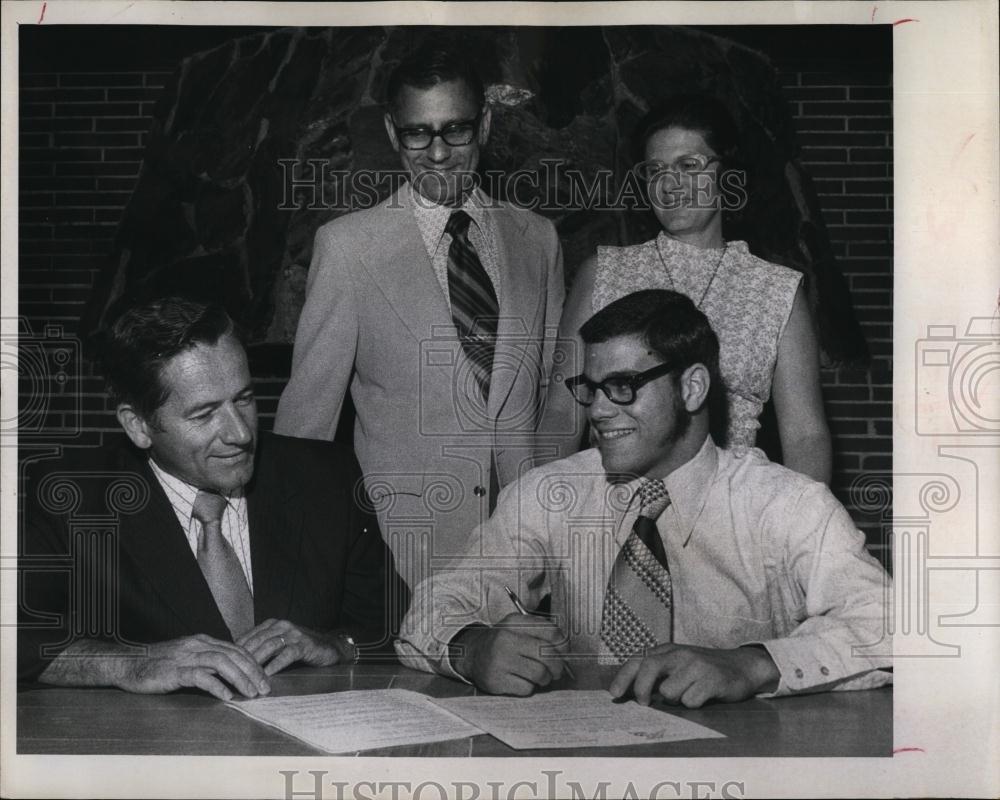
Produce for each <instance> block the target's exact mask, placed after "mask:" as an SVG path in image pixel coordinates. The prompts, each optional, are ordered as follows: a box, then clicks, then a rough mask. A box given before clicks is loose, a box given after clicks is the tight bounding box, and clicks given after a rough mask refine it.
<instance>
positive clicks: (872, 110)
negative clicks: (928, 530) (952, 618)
mask: <svg viewBox="0 0 1000 800" xmlns="http://www.w3.org/2000/svg"><path fill="white" fill-rule="evenodd" d="M783 77H784V82H785V94H786V96H787V97H788V100H789V102H790V104H791V109H792V114H793V116H795V118H796V123H797V127H798V131H799V141H800V144H801V147H802V151H801V159H802V162H803V164H804V165H805V166H806V168H807V170H808V172H809V174H810V175H811V177H812V179H813V183H814V186H815V189H816V192H817V195H818V197H819V202H820V205H821V206H822V208H823V217H824V220H825V222H826V225H827V230H828V232H829V235H830V239H831V242H832V244H833V248H834V252H835V254H836V256H837V259H838V262H839V265H840V269H841V271H842V272H843V273H844V276H845V278H846V279H847V281H848V285H849V287H850V290H851V298H852V300H853V303H854V310H855V313H856V315H857V317H858V320H859V321H860V323H861V325H862V327H863V329H864V333H865V337H866V339H867V340H868V346H869V349H870V352H871V356H872V358H871V364H870V366H869V367H868V368H867V369H849V368H842V369H824V370H823V372H822V380H823V395H824V400H825V402H826V412H827V419H828V420H829V423H830V427H831V430H832V432H833V435H834V437H835V442H834V448H835V463H834V470H835V473H834V481H833V490H834V492H835V493H836V494H837V495H838V497H840V499H841V500H842V501H843V502H845V503H846V504H848V505H849V506H851V512H852V515H853V516H854V518H855V521H856V522H857V523H858V524H859V526H861V527H862V528H863V529H865V532H866V534H867V535H868V538H869V542H870V543H871V545H872V546H873V548H881V547H882V546H883V544H882V542H881V541H879V540H880V538H881V537H880V521H879V519H877V518H875V517H874V516H868V515H865V514H863V513H861V512H860V511H859V510H858V509H857V508H855V507H853V506H852V504H851V503H850V494H849V487H850V486H851V483H852V482H853V481H854V480H855V479H857V477H858V476H859V475H861V474H863V473H868V472H873V471H888V470H891V469H892V269H893V264H892V237H893V228H892V87H891V79H892V76H891V74H890V73H889V72H888V71H887V70H884V69H883V70H879V69H877V68H876V69H869V70H864V71H861V70H857V71H852V72H849V73H843V72H832V71H822V72H816V71H807V70H797V71H794V72H787V73H784V76H783ZM883 555H884V554H883Z"/></svg>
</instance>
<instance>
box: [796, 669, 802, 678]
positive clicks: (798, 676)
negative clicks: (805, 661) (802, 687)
mask: <svg viewBox="0 0 1000 800" xmlns="http://www.w3.org/2000/svg"><path fill="white" fill-rule="evenodd" d="M802 675H803V672H802V670H800V669H797V670H795V677H796V678H801V677H802Z"/></svg>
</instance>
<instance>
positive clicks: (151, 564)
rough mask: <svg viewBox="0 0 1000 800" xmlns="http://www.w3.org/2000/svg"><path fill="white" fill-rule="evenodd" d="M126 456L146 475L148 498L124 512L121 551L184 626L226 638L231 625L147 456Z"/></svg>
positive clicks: (135, 467)
mask: <svg viewBox="0 0 1000 800" xmlns="http://www.w3.org/2000/svg"><path fill="white" fill-rule="evenodd" d="M128 460H129V461H130V462H131V463H130V464H129V469H131V470H134V471H135V472H138V473H139V474H140V475H141V476H142V477H143V478H144V479H145V481H146V484H147V485H148V486H149V490H150V492H149V494H150V497H149V502H148V503H146V505H145V506H144V507H143V508H142V509H141V510H139V511H138V512H136V513H135V514H129V515H128V516H123V518H122V521H121V537H120V541H121V547H122V550H123V551H124V552H125V553H126V554H127V555H128V556H129V557H130V558H131V560H132V562H133V563H134V564H135V566H136V569H137V570H138V571H139V572H141V573H143V574H144V575H145V577H146V579H147V581H148V582H149V584H150V585H151V586H153V587H154V589H155V591H156V593H157V594H158V595H159V596H160V599H161V600H162V601H163V603H164V604H165V605H167V606H168V607H169V608H170V609H171V610H172V611H173V612H174V613H175V614H176V615H177V616H178V618H179V619H180V620H182V622H183V623H184V625H185V626H186V627H189V628H191V629H193V630H197V631H199V632H201V633H206V634H208V635H209V636H214V637H215V638H218V639H228V638H229V629H228V628H227V627H226V623H225V621H224V620H223V619H222V615H221V614H220V613H219V609H218V608H217V607H216V605H215V598H213V597H212V592H211V591H210V590H209V588H208V584H207V583H206V582H205V578H204V576H203V575H202V574H201V570H200V569H199V567H198V562H197V560H196V559H195V557H194V554H193V553H192V552H191V547H190V546H189V545H188V541H187V537H186V535H185V533H184V531H183V530H181V526H180V523H179V522H178V520H177V515H176V514H175V513H174V509H173V506H171V505H170V501H169V500H168V499H167V495H166V493H165V492H164V491H163V487H162V486H161V485H160V482H159V481H158V480H157V479H156V476H155V475H153V472H152V470H151V469H150V467H149V463H148V462H147V461H146V459H141V460H139V459H134V458H133V457H131V456H130V457H129V458H128Z"/></svg>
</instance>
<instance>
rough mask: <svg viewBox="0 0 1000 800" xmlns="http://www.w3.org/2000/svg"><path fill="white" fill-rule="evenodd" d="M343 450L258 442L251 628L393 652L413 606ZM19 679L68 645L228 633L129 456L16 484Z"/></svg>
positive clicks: (77, 461)
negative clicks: (337, 637)
mask: <svg viewBox="0 0 1000 800" xmlns="http://www.w3.org/2000/svg"><path fill="white" fill-rule="evenodd" d="M360 477H361V473H360V470H359V468H358V465H357V461H356V460H355V458H354V455H353V453H351V452H350V450H349V449H348V448H345V447H343V446H341V445H336V444H331V443H327V442H313V441H305V440H300V439H291V438H287V437H284V436H277V435H274V434H263V435H262V436H261V437H260V440H259V443H258V450H257V457H256V467H255V470H254V476H253V480H252V481H251V483H250V484H249V485H248V486H247V488H246V497H247V516H248V519H249V526H250V556H251V568H252V571H253V583H254V617H255V621H256V622H258V623H259V622H262V621H263V620H265V619H268V618H275V619H287V620H289V621H291V622H293V623H296V624H299V625H303V626H306V627H309V628H315V629H320V630H333V629H343V630H346V631H347V632H349V633H351V634H352V635H354V637H355V639H356V640H357V641H358V644H359V645H360V646H362V649H363V652H364V651H365V650H367V651H369V652H380V651H385V652H389V651H390V650H391V648H390V647H389V644H390V642H391V638H392V635H393V634H394V632H395V631H396V630H397V628H398V622H399V618H400V615H401V614H402V612H403V611H404V610H405V604H406V602H407V600H408V594H407V592H406V588H405V585H403V584H402V582H401V581H400V580H399V578H398V576H397V574H396V571H395V568H394V565H393V562H392V556H391V555H390V554H389V551H388V549H387V548H386V546H385V544H384V543H383V541H382V537H381V535H380V533H379V528H378V523H377V522H376V520H375V517H374V515H373V514H372V513H371V510H370V508H366V506H367V502H366V498H365V496H364V493H363V490H362V489H361V485H360V483H359V479H360ZM22 478H23V480H22V486H21V499H22V502H23V505H22V509H23V515H22V518H21V523H22V524H21V526H20V528H21V532H22V538H21V540H20V547H19V557H20V561H19V576H20V593H19V611H18V675H19V678H20V679H22V680H32V679H34V678H35V677H37V676H38V675H39V674H40V673H41V672H42V671H43V670H44V669H45V667H46V666H47V665H48V664H49V663H50V662H51V660H52V659H53V658H54V657H55V656H56V655H58V653H59V652H60V651H61V650H62V649H64V648H65V647H66V646H67V645H68V644H70V643H71V642H72V641H74V640H76V639H80V638H92V639H94V638H96V639H105V640H109V641H118V642H121V643H124V644H129V643H143V642H158V641H165V640H169V639H174V638H177V637H181V636H188V635H192V634H196V633H204V634H208V635H209V636H213V637H215V638H218V639H224V640H228V639H230V638H231V637H230V635H229V631H228V629H227V628H226V625H225V623H224V622H223V619H222V616H221V614H220V613H219V610H218V608H217V607H216V605H215V601H214V599H213V598H212V595H211V592H210V590H209V588H208V585H207V583H206V582H205V579H204V578H203V577H202V574H201V570H200V569H199V568H198V564H197V561H196V560H195V557H194V555H193V553H192V552H191V548H190V546H189V545H188V542H187V539H186V537H185V535H184V531H183V530H181V526H180V524H179V523H178V521H177V516H176V514H175V513H174V511H173V508H172V507H171V505H170V502H169V500H168V499H167V496H166V494H165V493H164V492H163V489H162V487H161V486H160V484H159V482H158V481H157V480H156V478H155V476H154V475H153V473H152V471H151V470H150V468H149V465H148V462H147V459H146V457H145V455H144V454H142V453H141V452H139V451H137V450H136V449H135V448H133V447H131V445H126V444H124V443H122V444H121V445H120V446H117V445H116V446H112V447H105V448H101V449H100V450H97V451H95V450H93V449H89V450H86V451H77V453H76V454H75V455H71V456H69V457H67V458H64V459H61V460H59V461H58V462H52V461H42V462H40V463H38V464H28V465H26V468H25V469H24V475H23V476H22Z"/></svg>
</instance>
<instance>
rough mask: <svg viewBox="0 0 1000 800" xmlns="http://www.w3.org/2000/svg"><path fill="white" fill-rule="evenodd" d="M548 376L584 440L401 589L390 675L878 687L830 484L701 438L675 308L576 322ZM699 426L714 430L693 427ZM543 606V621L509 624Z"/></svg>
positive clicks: (671, 690)
mask: <svg viewBox="0 0 1000 800" xmlns="http://www.w3.org/2000/svg"><path fill="white" fill-rule="evenodd" d="M581 335H582V338H583V340H584V343H585V345H586V353H585V362H584V363H585V370H584V372H583V374H582V375H579V376H577V377H575V378H572V379H570V380H569V381H567V386H568V388H569V389H570V391H572V392H573V395H574V397H575V398H576V400H577V402H579V403H581V404H582V405H584V406H586V407H587V413H588V417H589V420H590V424H591V426H592V428H593V430H594V432H595V434H596V439H597V447H595V448H593V449H590V450H586V451H584V452H582V453H578V454H576V455H574V456H572V457H570V458H567V459H563V460H560V461H556V462H552V463H550V464H547V465H545V466H543V467H540V468H538V469H535V470H533V471H531V472H529V473H528V474H526V475H525V476H524V477H523V478H522V479H521V480H520V481H518V482H517V483H515V484H513V485H511V486H509V487H506V488H505V489H504V491H503V492H502V493H501V495H500V498H499V503H498V505H497V509H496V512H495V513H494V515H493V516H492V517H491V519H490V520H489V521H487V522H486V523H484V524H483V525H481V526H479V527H478V528H477V529H476V531H475V532H474V533H473V535H472V537H471V541H470V543H469V546H468V549H467V550H466V553H465V555H464V557H463V558H462V559H460V560H459V561H457V562H456V563H454V564H453V565H452V566H451V567H450V568H449V569H447V570H443V571H440V572H438V573H437V574H435V575H434V576H433V577H432V578H431V579H429V580H427V581H425V582H424V583H423V584H421V585H420V586H419V587H418V589H417V590H416V592H415V602H414V604H413V606H412V607H411V609H410V612H409V613H408V615H407V617H406V619H405V620H404V623H403V627H402V630H401V634H400V640H399V641H398V642H397V644H396V649H397V652H398V653H399V654H400V657H401V658H402V659H403V661H404V663H406V664H408V665H410V666H413V667H417V668H421V669H425V670H433V671H438V672H441V673H443V674H446V675H450V676H452V677H457V678H460V679H462V680H465V681H469V682H471V683H473V684H475V685H476V686H478V687H480V688H481V689H483V690H485V691H488V692H491V693H497V694H513V695H528V694H531V693H532V692H533V691H534V690H535V689H536V688H538V687H542V686H546V685H548V684H550V683H552V682H553V681H557V680H559V679H560V678H561V677H562V676H563V672H564V670H565V668H566V663H567V661H570V660H572V661H574V662H575V661H578V660H579V661H580V662H585V661H587V660H588V658H594V659H596V660H598V661H599V662H601V663H604V664H617V665H620V668H619V670H618V671H617V674H616V675H615V677H614V678H613V680H612V682H611V684H610V687H609V688H610V691H611V694H612V695H614V696H616V697H617V696H622V695H625V694H626V693H628V692H629V691H631V692H632V693H633V694H634V695H635V697H636V699H637V700H638V701H639V702H640V703H649V702H650V699H651V696H652V694H653V692H659V694H660V695H662V696H663V697H664V698H665V699H666V700H667V701H668V702H673V703H681V704H683V705H686V706H689V707H697V706H701V705H702V704H704V703H706V702H708V701H710V700H723V701H739V700H743V699H746V698H748V697H751V696H753V695H757V694H769V695H786V694H794V693H801V692H816V691H824V690H831V689H866V688H873V687H876V686H881V685H884V684H886V683H888V682H890V681H891V675H890V674H889V673H888V672H884V671H881V670H880V668H881V667H886V666H888V665H889V658H888V655H887V654H888V653H889V652H890V645H889V640H888V635H887V633H886V631H885V630H884V613H885V612H884V600H883V598H884V597H885V594H886V585H887V583H888V581H889V580H890V579H889V577H888V576H887V575H886V573H885V571H884V570H883V569H882V568H881V566H879V564H878V562H877V561H876V560H875V559H874V558H872V557H871V556H870V555H869V554H868V553H867V551H866V549H865V543H864V537H863V536H862V534H861V533H860V532H859V531H858V530H857V529H856V528H855V526H854V525H853V523H852V522H851V519H850V517H849V516H848V514H847V512H846V511H845V510H844V508H843V506H841V505H840V503H839V502H837V500H836V499H835V498H834V497H833V495H832V494H831V493H830V491H829V490H828V489H827V488H826V487H825V486H824V485H823V484H820V483H817V482H815V481H813V480H811V479H809V478H807V477H805V476H803V475H799V474H797V473H794V472H792V471H790V470H788V469H786V468H784V467H781V466H778V465H776V464H772V463H770V462H769V461H768V460H767V459H766V458H765V457H764V456H763V454H762V453H761V452H760V451H758V450H749V451H746V450H744V451H739V452H737V451H728V450H725V449H722V448H720V447H717V446H716V445H715V443H714V441H713V440H712V438H711V436H710V435H709V430H710V423H712V421H713V417H715V418H716V420H715V421H716V422H718V421H719V419H718V417H719V416H720V415H723V416H724V407H723V408H721V409H720V407H719V405H718V402H717V400H716V398H717V397H720V396H723V395H722V392H721V391H720V390H721V388H722V387H721V383H720V382H719V378H718V352H719V348H718V340H717V339H716V337H715V334H714V333H713V331H712V329H711V327H710V326H709V324H708V321H707V320H706V319H705V317H704V315H703V314H702V313H701V312H700V311H698V310H697V309H696V308H695V307H694V305H693V303H692V302H691V301H690V300H689V299H688V298H686V297H684V296H683V295H680V294H677V293H675V292H670V291H661V290H650V291H643V292H637V293H635V294H632V295H629V296H627V297H624V298H622V299H620V300H618V301H616V302H614V303H612V304H610V305H609V306H607V307H606V308H604V309H603V310H601V311H600V312H598V313H597V314H595V315H594V316H593V317H592V318H591V319H590V320H588V321H587V322H586V323H585V324H584V325H583V326H582V328H581ZM713 429H714V428H713ZM505 587H510V588H511V590H512V591H514V592H516V593H517V595H518V596H519V598H520V600H521V601H523V604H524V606H525V607H526V608H527V609H533V608H535V607H536V606H537V604H538V602H539V601H540V600H541V598H542V597H543V596H544V595H545V594H548V593H551V595H552V611H553V614H552V616H551V617H550V618H549V617H541V616H525V615H523V614H521V613H519V612H518V611H517V610H516V609H515V608H514V607H513V604H512V602H511V598H510V597H509V596H508V594H507V592H506V591H505Z"/></svg>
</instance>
